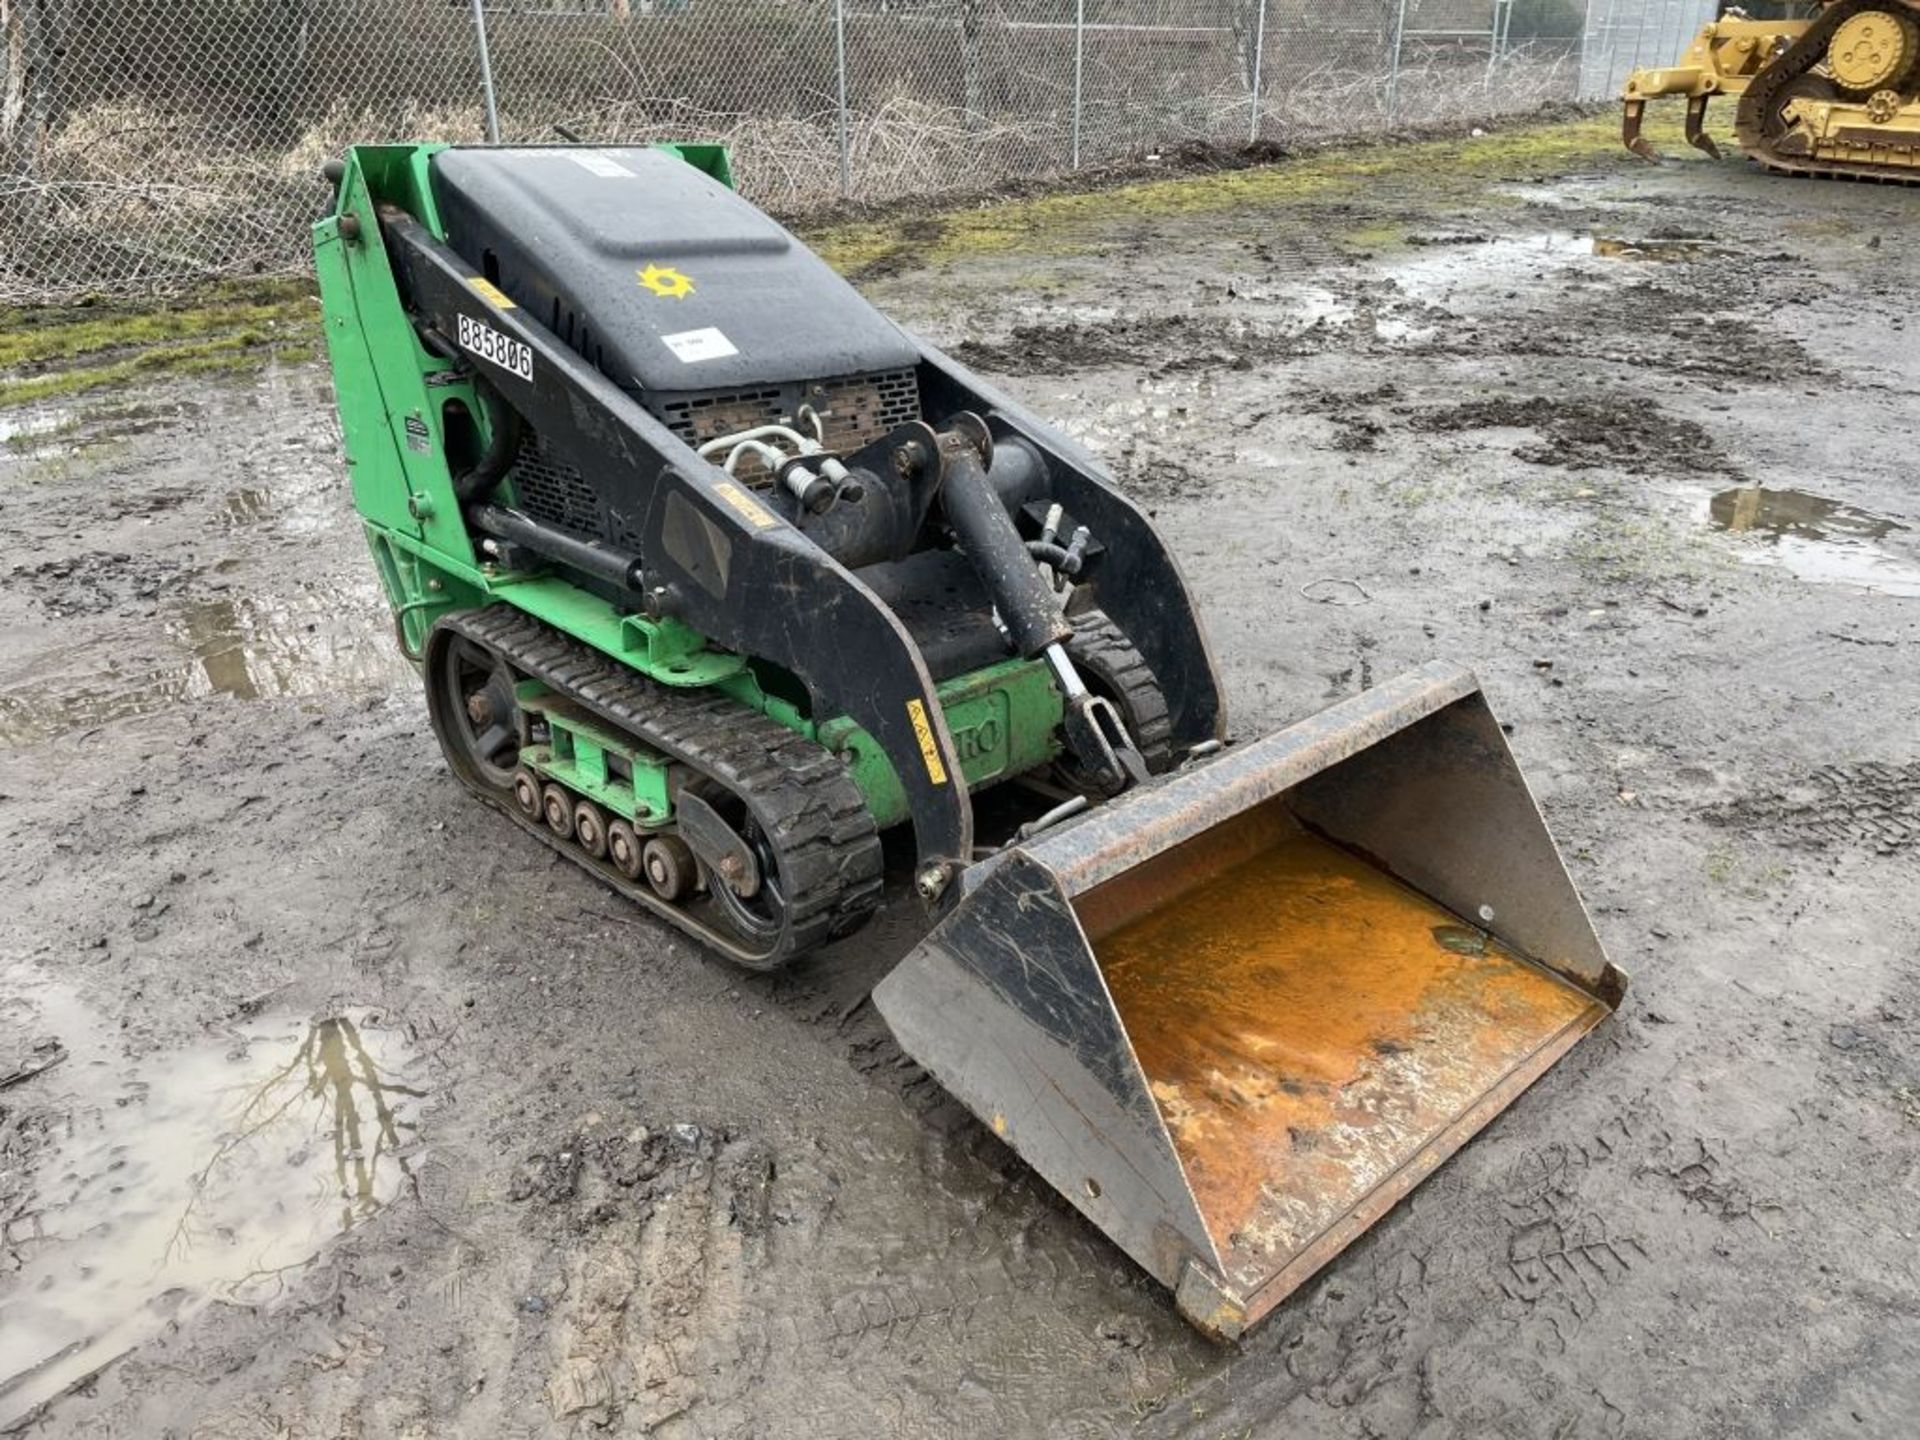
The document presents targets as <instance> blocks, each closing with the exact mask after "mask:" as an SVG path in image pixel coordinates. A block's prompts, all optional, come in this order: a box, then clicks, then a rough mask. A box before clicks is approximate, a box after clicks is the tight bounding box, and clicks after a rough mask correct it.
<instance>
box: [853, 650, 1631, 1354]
mask: <svg viewBox="0 0 1920 1440" xmlns="http://www.w3.org/2000/svg"><path fill="white" fill-rule="evenodd" d="M963 884H964V886H965V893H964V894H963V896H962V898H961V900H960V903H959V904H958V905H957V906H956V907H955V908H954V910H953V912H952V913H951V914H950V915H948V916H947V918H946V919H945V920H943V921H942V922H941V923H940V925H939V926H937V927H936V928H935V929H934V931H933V932H932V934H931V935H930V936H929V937H928V938H927V940H926V941H925V942H924V943H923V944H922V945H920V946H919V947H918V948H917V949H916V950H914V951H913V953H912V954H910V955H909V956H908V957H907V958H906V959H905V960H904V961H902V962H901V964H900V965H899V966H898V967H897V968H896V969H895V970H894V971H893V973H892V974H890V975H888V976H887V978H886V979H885V980H883V981H882V982H881V983H880V985H879V987H878V988H877V989H875V991H874V1003H875V1005H876V1006H877V1007H878V1008H879V1010H880V1012H881V1014H882V1015H883V1016H885V1018H886V1020H887V1023H888V1024H889V1025H890V1026H891V1027H892V1029H893V1032H894V1035H895V1036H896V1038H897V1039H898V1040H899V1042H900V1045H901V1047H902V1048H903V1049H904V1050H905V1051H906V1052H907V1053H908V1054H909V1055H910V1056H912V1057H913V1058H914V1059H915V1060H917V1061H918V1062H919V1063H921V1064H922V1065H924V1066H925V1067H926V1068H927V1069H928V1070H929V1071H931V1072H932V1073H933V1075H934V1077H935V1078H936V1079H938V1080H939V1081H940V1083H941V1084H942V1085H944V1086H946V1088H947V1089H949V1090H950V1091H952V1092H953V1093H954V1094H955V1095H956V1096H958V1097H959V1098H960V1100H961V1101H962V1102H963V1103H965V1104H966V1105H967V1106H968V1107H970V1108H971V1109H972V1110H973V1111H974V1112H975V1113H976V1114H977V1115H979V1116H980V1117H981V1119H982V1120H984V1121H985V1122H986V1123H987V1124H988V1125H989V1126H991V1127H992V1129H993V1131H994V1133H995V1134H997V1135H999V1136H1000V1137H1001V1138H1002V1139H1004V1140H1006V1141H1007V1142H1008V1143H1009V1144H1010V1145H1012V1146H1013V1147H1014V1149H1015V1150H1017V1151H1018V1152H1019V1153H1020V1154H1021V1156H1022V1157H1023V1158H1025V1159H1026V1161H1027V1162H1028V1163H1029V1164H1030V1165H1032V1166H1033V1167H1034V1169H1035V1170H1037V1171H1039V1172H1040V1174H1041V1175H1043V1176H1044V1177H1045V1178H1046V1179H1047V1180H1048V1181H1049V1182H1050V1183H1051V1184H1052V1185H1054V1187H1055V1188H1056V1189H1058V1190H1059V1191H1060V1192H1061V1194H1063V1195H1064V1196H1066V1197H1067V1199H1068V1200H1069V1201H1071V1202H1072V1203H1073V1205H1074V1206H1076V1207H1077V1208H1078V1209H1079V1210H1080V1211H1081V1212H1082V1213H1083V1214H1084V1215H1085V1216H1086V1217H1087V1218H1088V1219H1090V1220H1091V1221H1093V1223H1094V1224H1096V1225H1098V1226H1099V1227H1100V1228H1101V1229H1102V1230H1104V1231H1105V1232H1106V1233H1107V1234H1108V1235H1109V1236H1110V1237H1111V1238H1112V1239H1113V1240H1114V1242H1115V1243H1116V1244H1118V1245H1119V1246H1120V1247H1121V1248H1122V1249H1123V1250H1125V1251H1126V1252H1127V1254H1128V1255H1130V1256H1131V1257H1132V1258H1133V1259H1134V1260H1135V1261H1137V1262H1138V1263H1139V1264H1140V1265H1141V1266H1142V1267H1143V1268H1144V1269H1146V1270H1147V1271H1148V1272H1149V1273H1150V1274H1152V1275H1153V1276H1154V1277H1155V1278H1156V1279H1158V1280H1159V1281H1160V1282H1161V1283H1162V1284H1164V1285H1167V1286H1169V1287H1171V1288H1172V1289H1173V1290H1174V1291H1175V1295H1176V1300H1177V1303H1178V1304H1179V1307H1180V1309H1181V1311H1182V1312H1183V1313H1184V1314H1185V1315H1186V1316H1187V1317H1188V1319H1189V1320H1191V1321H1192V1322H1193V1323H1194V1324H1195V1325H1197V1326H1198V1327H1199V1328H1201V1329H1202V1330H1204V1331H1206V1332H1207V1333H1209V1334H1211V1335H1214V1336H1217V1337H1220V1338H1224V1339H1233V1338H1236V1337H1237V1336H1239V1335H1240V1334H1241V1333H1242V1332H1243V1331H1245V1330H1246V1329H1247V1328H1248V1327H1249V1326H1251V1325H1252V1324H1254V1323H1255V1322H1256V1321H1257V1320H1259V1319H1260V1317H1261V1316H1262V1315H1264V1314H1265V1313H1266V1312H1267V1311H1269V1310H1271V1309H1272V1308H1273V1307H1274V1306H1275V1305H1276V1304H1278V1303H1279V1302H1280V1300H1282V1299H1283V1298H1284V1297H1285V1296H1286V1295H1287V1294H1288V1293H1289V1292H1291V1291H1292V1290H1293V1289H1295V1288H1296V1287H1297V1286H1299V1285H1300V1284H1301V1283H1302V1282H1303V1281H1305V1280H1306V1279H1307V1278H1308V1277H1309V1276H1311V1275H1312V1274H1313V1273H1314V1272H1315V1271H1317V1270H1319V1269H1320V1268H1321V1267H1322V1266H1323V1265H1325V1264H1326V1263H1327V1262H1328V1261H1330V1260H1331V1259H1332V1258H1333V1257H1334V1256H1335V1255H1337V1254H1338V1253H1339V1252H1340V1251H1341V1250H1342V1249H1343V1248H1345V1246H1346V1245H1348V1244H1349V1243H1350V1242H1351V1241H1352V1240H1354V1239H1355V1238H1356V1237H1357V1236H1358V1235H1359V1234H1360V1233H1361V1232H1362V1231H1363V1230H1365V1229H1366V1227H1367V1226H1369V1225H1371V1224H1372V1223H1373V1222H1374V1221H1376V1220H1378V1219H1379V1218H1380V1217H1381V1216H1382V1215H1384V1214H1385V1213H1386V1212H1387V1211H1388V1210H1389V1209H1390V1208H1392V1206H1393V1205H1394V1204H1395V1203H1396V1202H1398V1201H1399V1200H1400V1199H1401V1198H1402V1197H1404V1196H1405V1195H1406V1194H1407V1193H1408V1192H1409V1191H1410V1190H1412V1188H1413V1187H1414V1186H1415V1185H1417V1184H1418V1183H1419V1182H1420V1181H1421V1180H1422V1179H1424V1178H1426V1176H1428V1175H1429V1174H1431V1173H1432V1172H1433V1171H1434V1169H1435V1168H1437V1167H1438V1166H1439V1165H1440V1164H1441V1162H1442V1161H1444V1160H1445V1159H1446V1158H1447V1157H1448V1156H1449V1155H1451V1154H1452V1153H1453V1152H1454V1151H1455V1150H1457V1149H1458V1148H1459V1147H1460V1146H1461V1145H1463V1144H1464V1143H1466V1141H1467V1140H1468V1139H1469V1138H1470V1137H1471V1136H1472V1135H1473V1134H1474V1133H1475V1132H1477V1131H1478V1130H1479V1129H1480V1128H1481V1127H1482V1126H1484V1125H1485V1124H1486V1123H1487V1122H1488V1121H1489V1120H1491V1119H1492V1118H1493V1117H1494V1116H1495V1115H1496V1114H1498V1113H1499V1112H1500V1111H1501V1110H1502V1109H1504V1108H1505V1107H1506V1106H1507V1105H1508V1104H1510V1103H1512V1102H1513V1100H1514V1099H1515V1098H1516V1097H1517V1096H1518V1095H1519V1094H1520V1092H1521V1091H1523V1090H1524V1089H1525V1088H1526V1087H1527V1086H1528V1085H1530V1084H1531V1083H1532V1082H1533V1081H1534V1080H1535V1079H1537V1078H1538V1077H1539V1076H1540V1075H1541V1074H1543V1073H1544V1072H1545V1071H1546V1070H1547V1069H1548V1068H1549V1067H1550V1066H1551V1065H1552V1064H1553V1062H1554V1061H1555V1060H1557V1059H1558V1058H1559V1057H1560V1056H1561V1055H1562V1054H1564V1053H1565V1052H1566V1051H1567V1050H1568V1049H1569V1048H1571V1047H1572V1046H1573V1045H1574V1044H1575V1043H1576V1042H1578V1041H1579V1039H1580V1038H1581V1037H1582V1036H1583V1035H1585V1034H1586V1033H1587V1032H1588V1031H1590V1030H1591V1029H1592V1028H1593V1027H1594V1026H1595V1025H1597V1024H1599V1023H1600V1022H1601V1021H1602V1020H1603V1019H1605V1018H1606V1016H1607V1015H1608V1013H1609V1012H1610V1011H1611V1010H1612V1009H1613V1008H1614V1007H1615V1006H1616V1005H1617V1004H1618V1002H1619V1000H1620V997H1621V994H1622V992H1623V991H1624V988H1625V984H1626V980H1625V977H1624V976H1623V975H1622V974H1621V973H1620V972H1619V971H1618V970H1616V969H1615V968H1614V967H1613V966H1612V965H1611V964H1610V963H1609V962H1608V960H1607V958H1606V956H1605V954H1604V953H1603V951H1602V950H1601V947H1600V942H1599V940H1598V938H1597V937H1596V936H1595V934H1594V932H1593V927H1592V923H1591V922H1590V921H1589V919H1588V918H1587V914H1586V910H1585V908H1584V907H1583V906H1582V905H1581V903H1580V898H1579V895H1578V894H1577V893H1576V892H1575V890H1574V888H1573V884H1572V881H1571V880H1570V879H1569V878H1568V876H1567V873H1566V870H1565V868H1564V867H1563V866H1562V864H1561V862H1560V857H1559V853H1558V852H1557V851H1556V849H1555V848H1554V844H1553V841H1552V838H1551V837H1550V836H1549V835H1548V834H1547V830H1546V827H1545V825H1544V823H1543V822H1542V820H1541V818H1540V813H1539V811H1538V810H1537V809H1536V808H1535V806H1534V803H1533V799H1532V796H1531V795H1530V794H1529V793H1528V791H1527V787H1526V783H1525V781H1524V780H1522V778H1521V777H1520V773H1519V771H1518V769H1517V768H1516V767H1515V765H1514V763H1513V758H1512V756H1511V754H1510V753H1509V752H1508V750H1507V746H1506V741H1505V738H1504V737H1503V736H1502V734H1501V731H1500V727H1499V724H1498V723H1497V722H1496V721H1495V720H1494V718H1493V715H1492V713H1491V711H1489V710H1488V708H1487V705H1486V702H1485V700H1484V699H1483V698H1482V697H1481V695H1480V692H1479V687H1478V685H1477V684H1476V683H1475V681H1474V679H1473V677H1472V675H1471V674H1469V673H1468V672H1466V671H1464V670H1460V669H1457V668H1455V667H1451V666H1447V665H1441V664H1433V665H1428V666H1426V667H1424V668H1422V669H1420V670H1416V671H1413V672H1410V673H1408V674H1405V675H1402V676H1399V677H1397V678H1396V679H1394V680H1392V681H1390V682H1388V683H1387V684H1385V685H1383V686H1380V687H1379V688H1377V689H1374V690H1370V691H1368V692H1366V693H1365V694H1363V695H1360V696H1357V697H1355V698H1354V699H1352V700H1348V701H1344V702H1342V703H1341V704H1339V705H1336V706H1334V707H1333V708H1331V709H1329V710H1326V711H1324V712H1322V713H1321V714H1319V715H1316V716H1313V717H1312V718H1310V719H1307V720H1304V721H1302V722H1300V723H1299V724H1297V725H1294V726H1291V727H1289V728H1288V729H1286V730H1283V731H1280V732H1278V733H1277V734H1274V735H1270V736H1268V737H1266V738H1265V739H1263V740H1259V741H1255V742H1253V743H1252V744H1249V745H1246V746H1243V747H1237V748H1234V749H1229V750H1227V751H1225V752H1223V753H1222V754H1221V755H1220V756H1219V758H1217V759H1214V760H1211V761H1209V762H1206V763H1204V764H1201V765H1199V766H1197V767H1195V768H1192V769H1189V770H1186V771H1183V772H1180V773H1177V774H1175V775H1174V776H1171V777H1169V778H1167V779H1164V780H1162V781H1160V782H1158V783H1156V784H1153V785H1149V786H1146V787H1143V788H1140V789H1136V790H1134V791H1132V792H1130V793H1129V794H1128V795H1126V796H1123V797H1122V798H1121V799H1119V800H1116V801H1114V802H1113V803H1111V804H1109V805H1107V806H1105V807H1102V808H1100V809H1097V810H1095V811H1093V812H1092V813H1091V814H1089V815H1088V816H1087V818H1085V819H1083V820H1081V821H1079V822H1077V823H1071V824H1064V825H1062V826H1060V827H1059V828H1057V829H1054V830H1050V831H1047V832H1044V833H1043V834H1042V835H1040V836H1039V837H1038V838H1036V839H1032V840H1029V841H1026V842H1024V843H1022V844H1020V845H1018V846H1016V847H1015V848H1013V849H1011V850H1009V851H1005V852H1002V854H1001V855H999V856H996V857H995V858H993V859H991V860H988V861H986V862H983V863H982V864H980V865H977V866H975V867H974V868H973V869H971V870H969V871H968V872H967V874H966V876H965V877H964V880H963Z"/></svg>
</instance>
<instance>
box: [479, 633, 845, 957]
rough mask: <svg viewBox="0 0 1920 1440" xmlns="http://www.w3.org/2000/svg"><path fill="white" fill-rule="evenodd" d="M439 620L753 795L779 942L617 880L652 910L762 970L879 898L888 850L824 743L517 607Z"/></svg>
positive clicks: (745, 796) (651, 743) (822, 939)
mask: <svg viewBox="0 0 1920 1440" xmlns="http://www.w3.org/2000/svg"><path fill="white" fill-rule="evenodd" d="M441 627H444V628H447V629H451V630H453V631H456V632H457V633H459V634H461V635H464V636H466V637H467V638H468V639H470V640H474V641H476V642H478V643H479V644H481V645H485V646H488V647H490V648H491V649H493V650H496V651H498V652H499V653H500V654H501V655H503V656H505V657H506V659H507V661H508V663H510V664H511V665H513V666H514V667H515V668H516V669H517V670H519V671H521V672H522V673H523V674H525V675H526V676H527V677H528V678H530V679H534V680H538V681H540V682H541V683H542V684H544V685H546V686H548V687H549V688H551V689H553V690H555V691H557V692H559V693H560V694H562V695H564V696H566V697H567V698H569V699H571V700H574V701H576V702H577V703H579V704H581V705H583V706H585V707H587V708H588V709H590V710H592V711H594V712H595V713H596V714H597V715H599V716H600V717H601V718H602V719H603V720H605V721H607V722H609V724H610V725H611V726H612V728H614V729H617V730H619V731H621V732H623V733H625V734H627V735H630V736H632V737H633V738H634V739H635V740H637V741H639V742H640V743H641V744H643V745H645V746H647V747H649V748H651V749H654V750H659V751H662V752H663V753H665V754H667V755H669V756H671V757H672V758H673V759H674V760H677V761H679V762H681V763H682V764H685V765H687V766H689V767H690V768H692V769H693V770H695V771H697V772H699V773H700V774H702V775H705V776H708V777H710V778H712V779H713V780H714V781H716V782H717V783H718V784H720V785H721V786H723V787H724V788H725V789H726V790H727V791H729V792H730V793H731V794H733V795H735V796H737V797H738V798H740V799H741V800H743V801H744V802H746V805H747V807H748V809H749V810H750V811H751V812H752V814H753V816H754V818H755V819H756V820H757V821H758V822H759V823H760V827H761V829H762V830H763V831H764V832H765V834H766V836H767V840H768V843H769V844H771V845H772V846H773V847H774V852H775V854H776V856H777V859H778V868H779V873H780V876H781V879H782V881H783V882H784V883H785V885H786V887H787V890H788V892H789V893H788V896H787V900H788V915H787V924H786V929H785V932H784V933H783V935H782V936H781V938H780V940H779V941H778V942H777V944H776V946H775V947H774V948H773V949H772V950H771V951H769V952H768V953H766V954H765V955H760V956H749V955H748V954H746V953H743V952H742V951H741V949H740V948H739V944H738V942H737V941H736V940H734V939H733V938H732V936H731V934H730V932H727V931H724V930H722V929H719V928H718V927H714V926H709V925H707V924H705V923H704V922H703V921H701V920H700V919H698V918H697V917H695V916H693V915H692V914H690V913H689V912H687V911H685V910H682V909H680V908H679V907H677V906H670V905H665V904H664V903H663V902H660V901H658V900H657V899H655V898H653V897H651V896H644V895H634V891H635V889H636V888H637V887H634V886H631V885H628V884H620V886H619V888H621V889H622V890H623V891H625V892H626V893H628V894H629V895H633V896H634V898H636V899H641V900H642V901H643V903H646V904H648V906H649V908H652V909H654V910H655V911H657V912H660V913H667V912H671V914H670V915H669V918H671V919H673V920H674V921H675V923H677V924H679V925H681V926H682V928H685V929H688V930H691V931H692V932H693V933H694V934H696V935H698V936H700V937H701V938H702V939H706V940H708V941H710V942H713V943H717V944H719V946H720V947H721V948H722V949H725V950H727V951H728V953H729V954H732V955H733V956H734V957H735V958H736V959H741V960H743V961H745V962H746V963H748V964H751V965H754V966H755V967H756V968H762V969H767V968H772V967H773V966H775V965H778V964H780V963H782V962H784V961H786V960H790V959H792V958H793V957H795V956H797V955H800V954H803V953H804V952H806V951H808V950H811V949H813V948H815V947H816V946H819V945H823V944H825V943H826V942H827V941H829V940H832V939H835V938H836V937H838V936H841V935H846V934H848V933H850V932H851V931H853V930H855V929H857V928H858V927H859V926H860V925H861V924H862V923H863V922H865V920H866V919H867V918H868V916H870V915H871V914H872V913H873V912H874V910H875V909H876V908H877V907H878V906H879V903H880V898H881V889H882V885H883V876H882V859H881V849H880V837H879V833H878V831H877V829H876V827H875V825H874V819H873V812H872V811H871V810H869V809H868V808H867V803H866V799H865V797H864V796H863V795H862V794H861V792H860V787H859V786H858V785H856V784H855V783H854V781H853V777H852V775H851V774H849V773H848V770H847V767H846V765H845V764H844V763H843V762H842V761H841V760H840V759H839V758H838V757H836V756H835V755H833V754H832V752H830V751H828V750H827V749H826V748H825V747H823V746H821V745H819V744H816V743H815V742H814V741H812V740H808V739H807V738H806V737H804V736H802V735H797V734H795V733H794V732H793V731H791V730H789V729H787V728H786V726H784V725H782V724H780V723H779V722H778V721H777V720H771V719H769V718H768V717H767V716H765V715H763V714H761V713H760V712H759V711H757V710H753V709H750V708H749V707H747V706H746V705H743V704H741V703H740V702H739V701H737V700H734V699H732V698H731V697H729V696H726V695H722V694H719V693H717V692H715V691H712V690H680V689H673V688H671V687H668V686H665V685H661V684H659V683H657V682H655V681H653V680H650V679H648V678H647V677H646V676H644V675H642V674H640V673H639V672H638V671H635V670H632V669H630V668H628V667H626V666H624V665H621V664H619V663H618V662H616V661H614V660H612V659H611V658H609V657H608V656H606V655H603V654H601V653H600V652H599V651H597V650H593V649H590V648H589V647H587V646H586V645H583V644H581V643H580V642H579V641H577V640H574V639H572V638H571V637H569V636H567V635H564V634H562V633H561V632H560V631H558V630H555V629H554V628H553V627H552V626H549V625H546V624H543V623H542V622H540V621H539V620H536V619H534V618H533V617H532V616H530V615H528V614H526V613H525V612H524V611H521V610H517V609H515V608H514V607H512V606H511V605H493V606H489V607H487V608H486V609H483V610H475V611H467V612H465V613H462V614H458V615H454V616H450V617H448V618H447V619H446V620H443V621H442V622H441ZM479 793H480V794H482V795H483V796H484V797H485V798H488V799H491V800H494V801H495V802H496V803H499V804H502V805H503V808H505V809H506V810H507V812H508V813H509V814H511V815H513V817H514V818H515V819H516V820H519V821H520V823H521V824H523V825H527V827H528V828H529V829H536V830H537V829H538V827H536V826H534V825H532V824H530V823H529V822H528V821H527V820H526V818H525V817H524V816H521V815H520V814H519V812H518V811H517V810H516V809H515V808H514V806H513V804H512V802H511V800H510V799H507V800H502V798H501V797H499V796H497V795H495V794H494V793H493V792H491V791H488V790H485V789H484V788H481V789H480V790H479ZM567 850H568V851H569V853H572V854H573V858H574V859H576V860H579V861H580V862H581V863H583V864H585V865H586V866H588V867H589V868H590V869H592V870H593V872H594V873H595V874H596V875H601V876H602V878H613V876H612V872H610V871H609V870H608V869H607V867H604V866H601V865H599V864H597V863H596V862H595V861H593V860H592V859H591V858H590V857H588V856H586V855H585V854H584V853H578V852H575V849H574V847H573V846H571V845H569V846H568V847H567ZM616 883H618V882H617V881H616Z"/></svg>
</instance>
